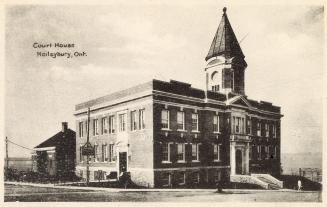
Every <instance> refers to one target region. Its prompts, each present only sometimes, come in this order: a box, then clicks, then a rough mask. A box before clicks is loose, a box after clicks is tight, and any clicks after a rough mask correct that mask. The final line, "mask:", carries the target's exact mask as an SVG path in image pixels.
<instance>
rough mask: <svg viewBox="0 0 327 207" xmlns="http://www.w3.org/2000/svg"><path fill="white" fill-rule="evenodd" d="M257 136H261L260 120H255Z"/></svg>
mask: <svg viewBox="0 0 327 207" xmlns="http://www.w3.org/2000/svg"><path fill="white" fill-rule="evenodd" d="M257 136H258V137H260V136H261V124H260V122H257Z"/></svg>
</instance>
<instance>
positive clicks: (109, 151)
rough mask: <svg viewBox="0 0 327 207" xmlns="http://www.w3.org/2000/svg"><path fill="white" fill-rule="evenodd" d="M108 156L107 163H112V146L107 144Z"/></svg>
mask: <svg viewBox="0 0 327 207" xmlns="http://www.w3.org/2000/svg"><path fill="white" fill-rule="evenodd" d="M108 155H109V159H108V161H109V162H113V161H114V145H113V144H109V145H108Z"/></svg>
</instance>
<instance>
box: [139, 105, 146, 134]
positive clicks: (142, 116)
mask: <svg viewBox="0 0 327 207" xmlns="http://www.w3.org/2000/svg"><path fill="white" fill-rule="evenodd" d="M144 112H145V110H144V109H140V111H139V129H145V114H144Z"/></svg>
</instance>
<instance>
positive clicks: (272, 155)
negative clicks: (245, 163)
mask: <svg viewBox="0 0 327 207" xmlns="http://www.w3.org/2000/svg"><path fill="white" fill-rule="evenodd" d="M250 159H256V160H262V159H277V146H272V145H270V146H264V145H257V146H252V150H250Z"/></svg>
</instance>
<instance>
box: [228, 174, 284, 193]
mask: <svg viewBox="0 0 327 207" xmlns="http://www.w3.org/2000/svg"><path fill="white" fill-rule="evenodd" d="M230 181H231V182H235V183H247V184H254V185H258V186H260V187H262V188H264V189H272V190H277V189H281V188H283V182H282V181H280V180H278V179H276V178H274V177H273V176H271V175H269V174H251V175H231V176H230Z"/></svg>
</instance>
